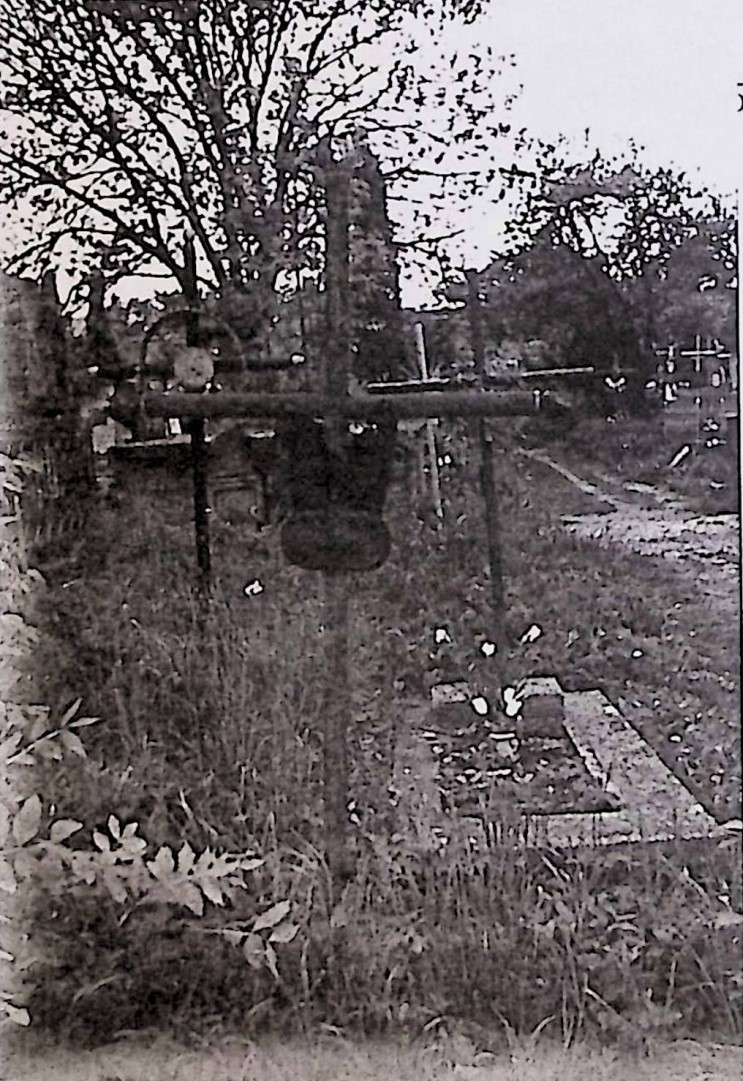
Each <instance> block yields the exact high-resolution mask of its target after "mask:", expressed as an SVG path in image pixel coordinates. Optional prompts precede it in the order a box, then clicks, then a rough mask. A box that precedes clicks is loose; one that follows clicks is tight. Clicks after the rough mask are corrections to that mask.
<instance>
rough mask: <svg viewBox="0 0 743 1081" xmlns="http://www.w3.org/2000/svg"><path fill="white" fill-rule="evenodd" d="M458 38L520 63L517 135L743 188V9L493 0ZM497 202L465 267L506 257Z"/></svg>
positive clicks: (734, 5) (465, 248)
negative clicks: (630, 154) (633, 154)
mask: <svg viewBox="0 0 743 1081" xmlns="http://www.w3.org/2000/svg"><path fill="white" fill-rule="evenodd" d="M460 38H461V45H462V47H463V48H464V49H466V46H467V45H468V44H469V43H477V42H480V43H482V42H485V43H487V44H490V45H492V47H493V51H494V52H495V53H496V54H510V53H513V54H515V59H516V68H515V71H513V72H511V73H510V74H509V76H508V78H507V79H504V81H503V93H504V94H505V93H507V92H508V91H511V90H513V89H514V83H518V82H520V83H521V84H522V85H523V90H522V92H521V94H520V96H519V98H518V100H517V101H516V103H515V104H514V106H513V107H512V109H511V111H510V114H506V113H504V114H503V117H502V119H503V120H508V121H509V122H510V123H511V124H512V126H513V127H514V128H519V127H521V126H523V127H526V128H527V129H528V131H529V132H530V133H531V134H533V135H535V136H539V137H541V138H543V139H547V140H551V139H554V138H556V137H557V136H558V135H559V134H563V135H565V136H567V137H569V139H570V143H571V145H572V146H573V147H574V148H575V152H576V156H578V157H584V156H585V154H586V150H588V151H589V152H591V151H593V150H594V149H595V148H598V149H600V150H601V152H602V154H603V155H604V156H610V155H612V154H620V155H621V154H622V153H624V152H626V151H627V149H628V147H629V144H630V141H631V140H634V141H635V143H636V144H639V145H640V146H641V147H643V148H644V149H643V150H642V152H641V159H642V160H643V161H644V162H645V163H647V164H648V165H651V166H668V165H673V166H676V167H677V168H680V169H684V170H686V171H687V172H688V173H689V174H690V177H691V178H692V179H698V180H699V182H700V185H701V184H706V185H708V186H709V187H711V188H712V189H713V190H715V191H717V192H718V193H719V194H728V195H731V196H733V195H734V194H735V192H736V190H737V189H738V188H739V187H743V112H738V106H739V97H738V90H737V83H738V82H741V83H743V0H490V10H489V12H488V14H487V15H485V16H484V17H483V18H482V19H481V20H479V21H478V22H477V24H476V25H475V26H473V27H462V28H461V29H460V30H459V31H458V32H457V41H456V42H451V43H448V44H451V46H452V47H453V48H458V47H459V45H460V40H459V39H460ZM419 61H422V62H423V65H424V66H425V63H426V57H425V50H422V51H421V54H419ZM741 89H742V90H743V87H742V88H741ZM586 128H588V129H589V135H588V139H586ZM504 151H505V146H503V145H501V144H500V141H499V145H498V146H496V147H494V149H493V158H492V162H493V164H495V165H508V164H510V160H509V158H508V157H507V156H506V157H505V158H504ZM506 153H507V151H506ZM525 164H528V162H527V163H525ZM492 198H493V194H492V193H491V196H486V197H483V198H482V199H480V200H478V201H475V202H473V203H472V204H471V205H469V206H468V208H467V210H466V212H465V213H464V214H463V213H462V211H461V209H460V208H458V209H457V210H456V212H454V216H455V217H456V218H457V219H458V220H455V221H453V222H452V224H454V225H455V226H457V227H462V226H463V227H464V232H463V234H462V235H461V236H460V237H458V238H457V239H456V240H455V241H453V242H452V243H451V245H450V248H451V254H452V255H453V257H454V258H455V260H456V262H457V263H458V264H459V265H463V266H475V267H482V266H485V265H487V263H488V262H489V261H490V258H491V256H492V255H493V254H494V253H495V252H496V251H497V250H498V248H499V247H500V244H501V242H502V236H503V225H504V214H505V213H507V203H502V202H493V201H491V200H492ZM404 218H405V215H404V214H402V215H401V222H402V223H403V224H404ZM442 231H446V227H444V229H443V230H442ZM142 284H143V283H142V281H141V279H140V280H139V282H138V283H137V284H135V283H133V282H130V283H129V286H130V288H131V289H132V292H135V291H136V292H140V291H141V290H142ZM161 284H162V283H157V285H161ZM401 284H402V288H403V304H404V305H405V306H407V307H417V306H419V305H430V304H431V303H432V301H433V298H432V296H431V293H430V290H429V289H427V288H426V281H425V278H424V277H422V276H421V275H415V274H412V275H410V274H408V275H403V278H402V282H401Z"/></svg>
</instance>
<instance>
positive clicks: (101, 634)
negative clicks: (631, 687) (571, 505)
mask: <svg viewBox="0 0 743 1081" xmlns="http://www.w3.org/2000/svg"><path fill="white" fill-rule="evenodd" d="M510 485H511V491H510V494H509V493H508V492H506V496H507V499H508V500H510V501H511V503H510V505H511V506H513V505H514V503H517V502H518V500H519V499H520V498H521V490H520V489H519V486H518V482H517V481H514V480H513V479H511V481H510ZM405 509H406V508H405ZM402 510H403V508H402V506H397V505H396V504H395V503H394V501H393V504H392V515H393V526H394V528H395V530H396V532H397V542H398V543H397V547H396V552H395V555H394V557H393V559H392V560H391V561H390V563H389V564H388V565H387V566H386V567H385V568H383V569H382V570H381V571H378V572H375V574H373V575H369V576H365V577H360V578H358V579H356V580H353V581H352V583H351V585H352V588H353V590H354V610H355V614H354V617H353V619H352V621H351V625H350V629H349V635H350V638H351V643H350V645H351V654H352V659H353V663H352V684H353V694H352V696H351V699H350V709H351V711H352V713H351V716H350V718H349V720H350V725H349V748H350V758H351V794H352V796H353V797H354V799H355V800H356V802H357V804H358V812H359V813H358V816H357V817H358V819H359V821H358V824H357V826H356V829H355V834H354V836H355V850H356V856H357V860H356V872H355V875H354V877H353V878H352V880H351V881H350V882H349V883H348V885H347V886H346V889H345V892H344V894H343V896H342V897H341V898H340V900H338V899H337V898H336V899H335V900H334V901H331V898H330V891H329V890H328V888H327V886H328V883H327V873H326V869H325V867H324V864H323V860H322V857H321V855H320V848H321V843H320V841H321V832H320V824H321V814H322V790H321V770H320V765H321V757H320V756H321V749H322V744H321V732H322V721H323V716H322V713H323V709H324V708H325V702H326V700H327V699H326V693H327V678H328V673H327V671H326V669H325V663H324V631H323V626H324V622H323V618H324V615H323V606H322V598H321V597H320V596H319V595H318V591H317V586H316V584H315V582H316V580H315V577H314V576H312V575H306V574H303V573H302V572H300V571H295V570H293V569H291V568H287V567H285V566H283V565H282V563H281V560H280V558H279V557H278V555H277V553H276V551H275V547H274V548H272V547H271V546H270V543H269V544H268V546H267V545H266V543H265V542H263V541H260V542H259V540H258V539H256V538H250V537H247V538H246V537H245V535H244V534H240V533H237V532H234V531H230V528H229V527H228V526H227V525H225V524H223V523H219V522H218V521H215V522H214V523H213V533H214V554H215V565H216V567H217V568H218V573H217V577H216V581H215V585H214V589H213V593H212V596H211V598H210V600H209V602H208V604H206V603H205V602H204V601H203V599H201V598H199V597H198V596H197V595H196V594H195V593H194V592H193V590H192V588H191V585H190V582H191V575H192V570H193V568H192V563H191V549H190V543H191V537H190V528H189V523H188V519H187V517H186V515H187V505H186V504H183V505H181V506H180V508H179V507H178V506H176V505H175V504H168V502H167V500H162V501H161V505H160V506H158V505H157V504H156V503H153V502H152V501H151V499H147V498H144V497H141V498H135V499H133V500H132V501H131V502H129V503H128V504H127V505H126V513H125V514H123V513H122V508H118V509H112V508H109V509H108V510H105V511H103V512H102V514H101V517H100V521H99V524H98V531H97V534H96V535H95V537H91V540H90V543H91V546H95V548H96V550H97V558H96V559H91V561H90V565H89V568H88V569H87V570H86V571H85V572H84V573H82V574H81V575H80V577H79V578H78V579H72V580H70V581H69V582H62V583H60V584H59V585H58V587H57V588H56V590H54V591H53V597H52V600H51V602H50V604H49V607H48V611H47V614H46V618H47V623H48V626H49V628H50V629H51V630H53V631H54V630H55V629H56V638H55V641H56V643H57V645H56V653H55V652H54V649H51V650H50V652H48V653H47V654H46V655H45V656H44V657H43V658H42V659H41V660H42V662H43V672H42V673H40V675H41V684H42V685H43V687H44V691H45V694H46V695H47V696H48V700H49V701H50V703H51V704H54V705H64V704H65V703H66V702H68V701H69V700H70V699H71V698H73V697H77V696H83V698H84V700H85V708H86V711H87V712H89V713H95V714H97V715H99V716H100V717H101V718H102V721H101V723H100V724H99V725H98V726H95V727H93V728H91V729H90V730H89V733H88V739H87V748H88V751H89V757H88V758H87V759H84V760H81V761H79V762H76V763H75V764H74V766H72V767H71V766H68V765H66V766H65V767H64V768H59V767H58V766H57V765H55V764H52V765H50V766H49V767H48V768H46V771H45V774H44V776H43V778H42V779H43V784H44V790H45V793H46V796H47V798H48V799H49V800H50V801H51V802H53V803H54V805H55V807H56V814H58V815H60V816H71V817H75V818H78V819H80V820H82V821H83V822H84V825H85V827H86V829H87V828H93V827H96V826H98V827H100V826H101V824H102V823H104V822H105V821H106V818H107V816H108V815H109V814H110V813H111V812H114V813H116V814H117V815H118V816H119V817H120V818H121V819H122V820H125V821H127V820H136V821H138V822H140V823H141V827H142V833H143V835H144V836H145V837H146V838H147V839H148V840H149V841H150V843H151V845H152V847H153V849H155V848H157V846H159V845H163V844H167V845H171V846H176V845H178V844H180V843H182V842H183V840H188V841H189V842H190V843H191V845H192V846H193V847H194V848H195V849H199V848H202V847H203V846H204V845H211V846H213V847H219V848H223V849H227V850H230V851H242V850H251V851H255V850H258V851H260V852H261V854H262V855H264V857H265V861H266V862H265V865H264V867H263V868H262V869H261V870H260V871H258V872H256V874H255V876H254V877H253V878H252V879H251V888H250V891H249V893H248V894H247V895H246V896H245V897H244V898H242V899H241V900H238V901H236V902H235V905H234V907H233V908H232V909H231V910H229V911H227V912H225V913H218V914H214V915H210V916H209V918H208V919H206V920H205V921H189V920H188V919H187V918H184V917H183V916H182V915H180V914H179V913H178V912H177V911H170V912H167V913H164V912H162V911H161V910H159V909H156V908H152V907H150V908H147V907H145V908H143V909H139V910H136V911H127V910H126V908H125V907H124V908H122V906H121V905H119V904H117V903H115V902H113V901H112V900H111V899H110V897H107V896H105V895H104V894H102V893H101V891H100V890H99V889H97V888H91V890H90V891H89V893H88V894H87V895H86V896H85V897H84V898H82V899H81V897H80V896H79V894H75V896H69V897H65V896H60V897H58V898H57V899H56V901H55V915H54V919H53V922H50V921H49V919H48V914H47V915H45V913H44V912H43V911H40V913H39V920H40V922H41V923H42V924H43V923H44V921H45V920H46V921H47V922H46V926H45V928H44V931H45V935H46V938H45V941H46V944H47V951H46V953H45V956H44V959H43V960H42V961H41V962H40V965H39V979H38V985H37V991H36V993H35V996H34V999H33V1002H32V1007H33V1009H34V1011H35V1016H36V1017H37V1018H38V1019H39V1021H40V1022H41V1023H44V1024H47V1025H49V1026H50V1027H52V1028H56V1029H57V1030H59V1029H61V1030H62V1031H65V1032H67V1033H68V1034H72V1033H75V1034H79V1033H82V1032H85V1033H87V1034H89V1035H91V1034H92V1035H94V1036H96V1035H97V1036H102V1035H104V1034H105V1035H111V1034H112V1032H114V1031H122V1030H127V1029H130V1028H133V1027H142V1026H147V1025H152V1024H157V1025H164V1024H176V1025H178V1024H183V1025H184V1026H188V1027H193V1026H194V1025H199V1024H202V1025H209V1024H210V1023H212V1021H213V1020H214V1019H219V1020H220V1022H222V1023H226V1022H232V1023H235V1024H240V1025H241V1026H245V1025H247V1026H249V1027H250V1026H252V1027H253V1028H258V1027H261V1026H265V1025H268V1024H271V1025H289V1026H291V1027H293V1028H297V1027H303V1026H307V1025H309V1024H312V1023H314V1022H318V1021H324V1022H326V1023H330V1024H332V1025H336V1026H340V1027H343V1028H346V1027H356V1028H360V1029H363V1030H365V1031H380V1030H384V1029H387V1028H389V1027H391V1026H397V1027H403V1028H407V1029H409V1030H411V1031H413V1032H422V1031H424V1030H425V1029H426V1027H427V1026H428V1027H429V1031H430V1030H431V1027H433V1028H435V1027H436V1026H437V1025H440V1024H443V1023H444V1022H447V1023H448V1022H449V1021H451V1020H452V1019H453V1020H456V1021H459V1022H466V1023H469V1024H471V1025H474V1026H476V1028H477V1032H478V1033H479V1037H478V1038H480V1037H482V1038H483V1039H485V1035H484V1034H485V1033H488V1032H489V1033H492V1032H493V1031H496V1032H499V1033H502V1032H504V1031H507V1030H511V1029H512V1030H515V1031H517V1032H531V1031H533V1030H534V1029H535V1028H537V1027H538V1026H540V1025H547V1024H549V1025H553V1026H555V1028H556V1029H557V1030H558V1031H559V1032H560V1034H561V1037H562V1038H563V1039H564V1040H565V1041H568V1042H569V1041H570V1040H571V1039H573V1038H574V1037H575V1036H576V1034H578V1033H580V1032H585V1031H587V1030H591V1031H595V1032H598V1033H602V1034H604V1035H605V1036H606V1038H610V1039H614V1038H622V1039H630V1038H631V1039H635V1040H638V1041H640V1042H642V1041H643V1040H645V1039H647V1038H651V1037H652V1036H653V1035H654V1034H657V1033H663V1032H666V1031H677V1030H680V1031H682V1032H691V1031H697V1030H699V1029H703V1028H709V1027H710V1026H713V1027H717V1028H719V1029H721V1030H722V1031H723V1032H724V1033H725V1035H726V1036H728V1037H730V1036H734V1037H739V1036H740V1034H741V1023H740V980H739V976H738V975H737V970H736V964H737V961H738V953H736V950H739V942H740V940H739V939H738V944H737V945H736V944H735V943H733V948H732V950H731V947H730V942H729V941H728V942H726V941H725V938H726V936H727V938H728V939H730V936H731V935H733V937H734V934H735V931H734V929H733V931H731V930H730V929H729V928H726V927H725V926H722V925H719V926H718V924H716V922H715V920H716V918H717V915H716V908H715V905H714V903H713V902H712V901H711V900H710V898H709V897H708V895H707V894H705V893H704V891H698V890H695V889H694V887H693V885H692V886H691V887H690V886H689V882H688V879H687V878H685V877H684V875H683V874H681V873H680V872H681V869H682V868H683V867H684V866H686V864H687V862H688V859H687V856H686V854H684V853H678V854H677V856H676V857H674V858H669V855H668V853H660V852H656V851H653V850H647V851H642V852H638V853H637V854H629V853H625V854H616V855H615V856H613V857H611V858H608V859H607V858H602V857H600V856H599V855H598V854H596V853H588V854H584V855H582V856H577V855H574V856H570V857H568V856H565V855H564V854H563V855H561V854H559V853H544V852H534V851H532V850H529V849H527V848H525V847H524V844H523V842H520V841H518V839H517V838H516V837H515V836H512V834H511V833H509V830H508V828H507V825H508V824H507V823H506V824H505V827H504V829H502V830H501V831H500V834H499V837H500V838H501V839H500V840H499V841H498V842H497V843H496V842H495V841H493V842H492V843H491V845H490V846H489V848H488V849H487V850H486V851H485V852H479V853H478V852H477V851H475V850H474V849H473V847H472V845H471V843H470V842H469V841H468V839H467V836H466V831H465V833H464V834H463V836H462V837H461V838H460V839H459V840H456V841H453V842H452V843H451V844H450V845H449V846H446V847H445V848H443V849H442V850H440V851H438V852H432V851H427V850H425V849H422V848H421V846H420V843H419V841H418V839H417V838H416V836H415V835H414V834H413V833H412V831H411V830H409V829H408V826H407V823H406V822H405V821H404V819H402V818H401V817H400V815H399V814H396V813H395V810H394V808H393V807H392V806H391V803H390V800H389V796H388V794H387V791H386V786H387V782H388V779H389V773H390V769H391V757H392V755H393V753H394V745H395V739H396V735H397V733H398V731H399V729H400V726H401V725H404V724H405V721H406V716H405V698H404V694H405V692H404V691H402V692H401V691H398V690H396V689H395V679H396V678H397V677H399V675H400V673H401V672H405V673H408V672H410V673H414V672H415V671H417V672H418V673H421V672H425V670H426V667H427V666H428V665H429V664H430V658H429V655H428V654H429V650H430V635H431V623H432V618H434V617H435V619H436V621H446V620H451V621H452V625H455V624H456V626H457V628H458V630H459V633H460V637H462V638H464V637H466V636H469V639H470V640H471V641H470V644H469V646H468V647H467V649H468V650H469V652H467V650H465V651H464V652H463V653H462V654H461V656H460V658H459V660H460V662H461V664H462V665H463V667H464V668H465V669H468V668H471V669H472V671H471V672H470V673H469V674H470V676H471V678H472V680H473V681H474V682H475V683H477V681H478V680H480V681H481V682H482V683H483V684H486V683H487V673H486V672H485V671H484V669H482V667H480V668H478V667H477V664H476V663H475V660H474V659H473V657H476V656H477V641H478V639H477V635H478V634H486V632H487V604H486V598H485V597H484V587H483V584H482V577H481V567H482V552H481V550H480V548H479V540H478V534H479V528H480V527H479V522H478V520H477V517H476V515H477V512H476V511H469V510H466V509H465V511H463V513H469V514H470V519H469V521H470V526H469V527H468V529H467V530H463V529H459V530H456V531H454V535H453V536H449V537H448V538H447V536H446V535H445V534H443V533H439V532H436V531H433V530H431V529H429V527H427V526H426V525H424V524H422V523H420V522H418V523H416V522H415V521H411V520H410V519H409V518H407V517H404V516H403V514H402ZM179 515H180V516H179ZM511 521H512V522H513V518H512V519H511ZM532 524H533V519H532V518H527V522H526V525H524V523H523V522H522V523H521V524H518V523H516V524H515V525H513V529H514V530H515V531H516V533H517V537H516V540H515V541H514V542H512V543H519V542H523V551H522V553H521V559H523V560H524V561H526V560H528V557H529V552H530V551H533V548H529V544H533V541H531V540H529V539H528V537H529V534H528V530H529V528H531V525H532ZM563 554H564V553H563ZM565 558H567V557H565ZM561 566H562V565H561ZM549 573H551V572H550V571H549V570H544V569H541V570H540V567H539V566H538V564H536V563H535V562H534V561H532V562H530V563H529V567H528V573H524V574H523V575H522V580H523V581H530V582H532V579H533V580H534V581H536V580H537V579H539V582H540V583H541V584H538V586H537V587H534V597H535V601H536V598H537V597H538V599H539V602H540V604H541V603H543V602H544V594H545V592H546V591H547V587H546V586H545V581H546V578H547V577H548V575H549ZM256 579H258V580H259V581H260V583H261V585H262V586H263V591H262V592H256V591H255V590H254V591H253V592H252V593H251V594H250V595H246V593H245V586H246V585H247V584H248V583H250V582H252V581H254V580H256ZM584 581H585V574H584V575H583V576H582V577H581V575H580V574H578V573H577V572H576V577H575V579H574V580H571V582H572V585H571V586H570V588H571V589H574V591H575V597H577V598H578V599H577V600H574V602H573V601H571V602H570V610H569V611H565V610H563V612H562V613H561V615H560V618H561V619H570V620H572V619H573V618H574V617H575V618H576V619H584V618H585V613H584V612H583V611H582V610H580V609H581V603H584V600H585V598H584V593H581V590H580V588H579V586H580V583H581V582H584ZM549 588H552V587H551V586H550V587H549ZM565 596H567V597H572V596H573V593H571V592H568V593H567V594H565ZM581 598H583V600H581ZM463 609H464V614H463ZM527 615H530V613H529V611H528V608H527V607H526V606H525V605H524V602H523V598H522V608H519V609H518V610H517V615H516V617H513V618H514V619H518V618H526V617H527ZM555 618H557V617H555ZM465 632H466V634H465ZM558 674H559V673H558ZM339 693H340V689H339ZM408 693H409V688H408ZM503 838H505V840H504V839H503ZM509 838H511V839H510V840H509ZM705 858H706V857H705ZM717 858H718V857H717V856H716V855H714V856H711V857H710V859H711V860H713V861H714V860H715V859H717ZM709 870H710V878H711V881H714V882H715V883H718V882H719V867H714V866H713V867H710V869H709ZM690 891H691V892H690ZM285 899H288V900H290V901H291V902H292V905H293V910H294V912H295V918H296V919H297V921H298V922H299V924H300V933H299V934H298V935H297V937H296V939H295V940H293V941H292V942H289V943H288V944H286V945H285V946H284V948H283V949H282V951H281V956H280V965H279V968H278V971H277V972H271V971H270V969H267V968H265V967H260V968H259V967H256V968H253V967H251V966H250V965H249V964H247V963H246V960H245V958H244V957H243V955H242V953H241V952H240V950H239V949H237V948H235V947H234V946H233V945H232V944H231V943H230V942H229V941H228V939H226V938H225V936H224V935H222V934H221V932H223V931H224V930H226V929H230V928H234V927H236V926H239V925H240V924H241V921H245V920H247V919H248V918H249V917H250V916H251V915H252V914H254V913H255V912H256V911H257V910H261V909H262V908H263V907H264V906H267V905H270V904H272V903H274V902H276V901H280V900H285Z"/></svg>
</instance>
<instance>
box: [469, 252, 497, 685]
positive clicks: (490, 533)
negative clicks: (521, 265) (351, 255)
mask: <svg viewBox="0 0 743 1081" xmlns="http://www.w3.org/2000/svg"><path fill="white" fill-rule="evenodd" d="M466 277H467V308H468V314H469V321H470V341H471V347H472V356H473V359H474V362H475V370H476V372H477V376H478V379H479V383H480V388H481V389H482V388H483V387H484V384H485V351H484V348H483V341H482V322H481V312H480V298H479V295H478V281H477V273H476V271H474V270H468V271H467V272H466ZM477 440H478V444H479V450H480V492H481V494H482V501H483V509H484V513H485V536H486V543H487V549H488V563H489V566H490V603H491V608H492V619H493V622H492V626H491V638H492V641H493V644H494V645H495V657H494V661H495V665H494V673H495V674H494V679H495V684H496V688H495V689H496V694H497V695H498V696H499V697H500V694H501V690H502V687H501V682H502V680H501V676H502V661H503V651H504V649H505V634H504V629H503V628H504V619H505V592H504V589H503V554H502V550H501V538H500V521H499V513H498V496H497V492H496V487H495V476H494V465H493V437H492V434H491V432H490V429H489V428H488V426H487V421H486V420H485V418H484V417H480V418H479V419H478V421H477Z"/></svg>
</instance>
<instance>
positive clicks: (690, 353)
mask: <svg viewBox="0 0 743 1081" xmlns="http://www.w3.org/2000/svg"><path fill="white" fill-rule="evenodd" d="M717 355H718V350H717V349H702V339H701V337H700V335H699V334H697V335H696V337H695V338H694V348H693V349H682V350H681V351H680V353H679V356H682V357H691V359H692V361H693V362H694V371H695V372H701V370H702V358H703V357H716V356H717Z"/></svg>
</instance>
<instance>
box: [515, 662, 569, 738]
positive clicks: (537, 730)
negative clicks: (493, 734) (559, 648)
mask: <svg viewBox="0 0 743 1081" xmlns="http://www.w3.org/2000/svg"><path fill="white" fill-rule="evenodd" d="M520 697H521V699H522V701H523V705H522V708H521V710H520V711H519V714H518V717H517V719H516V731H517V734H518V736H519V738H521V739H528V738H529V737H530V736H538V737H540V738H542V739H559V738H560V737H561V736H563V735H564V734H565V700H564V697H563V693H562V690H561V688H560V684H559V683H558V682H557V680H556V679H554V678H553V677H552V676H535V677H533V678H531V679H527V680H526V683H525V685H524V687H523V689H522V690H521V693H520Z"/></svg>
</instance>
